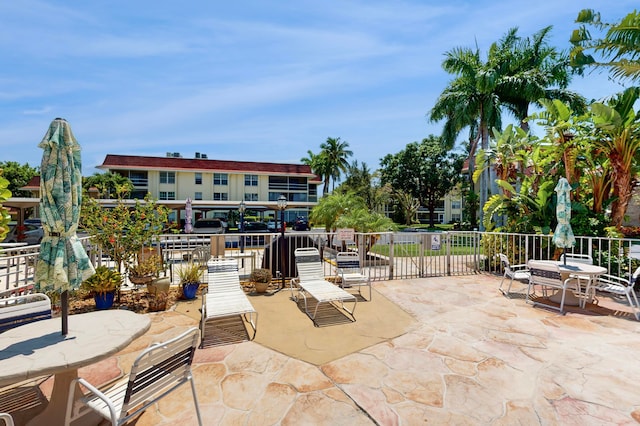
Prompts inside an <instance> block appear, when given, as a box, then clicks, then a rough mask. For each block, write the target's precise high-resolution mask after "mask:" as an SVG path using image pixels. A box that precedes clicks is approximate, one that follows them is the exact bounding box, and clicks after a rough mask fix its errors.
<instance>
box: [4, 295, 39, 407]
mask: <svg viewBox="0 0 640 426" xmlns="http://www.w3.org/2000/svg"><path fill="white" fill-rule="evenodd" d="M48 318H51V299H49V296H47V295H46V294H43V293H32V294H23V295H20V296H13V297H6V298H2V299H0V333H2V332H4V331H7V330H9V329H11V328H14V327H18V326H21V325H24V324H29V323H31V322H35V321H40V320H43V319H48ZM49 377H50V375H47V376H42V377H37V378H35V379H29V380H24V381H21V382H19V383H14V384H12V385H10V386H6V387H2V388H0V411H6V412H7V413H15V412H17V411H21V410H27V409H31V408H34V407H38V406H45V405H46V404H47V398H46V397H45V396H44V394H43V393H42V391H41V390H40V385H41V384H42V382H44V381H45V380H47V379H48V378H49Z"/></svg>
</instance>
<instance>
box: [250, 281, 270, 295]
mask: <svg viewBox="0 0 640 426" xmlns="http://www.w3.org/2000/svg"><path fill="white" fill-rule="evenodd" d="M253 287H254V288H255V289H256V293H266V292H267V289H268V288H269V283H262V282H254V283H253Z"/></svg>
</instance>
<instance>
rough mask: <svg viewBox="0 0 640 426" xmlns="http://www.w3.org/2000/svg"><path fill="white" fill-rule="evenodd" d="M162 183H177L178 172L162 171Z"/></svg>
mask: <svg viewBox="0 0 640 426" xmlns="http://www.w3.org/2000/svg"><path fill="white" fill-rule="evenodd" d="M160 183H176V172H160Z"/></svg>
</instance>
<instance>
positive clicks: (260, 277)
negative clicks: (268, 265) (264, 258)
mask: <svg viewBox="0 0 640 426" xmlns="http://www.w3.org/2000/svg"><path fill="white" fill-rule="evenodd" d="M271 278H272V277H271V270H270V269H264V268H258V269H254V270H253V271H251V275H249V281H251V282H252V283H253V287H254V288H255V290H256V292H257V293H265V292H266V291H267V289H268V288H269V284H271Z"/></svg>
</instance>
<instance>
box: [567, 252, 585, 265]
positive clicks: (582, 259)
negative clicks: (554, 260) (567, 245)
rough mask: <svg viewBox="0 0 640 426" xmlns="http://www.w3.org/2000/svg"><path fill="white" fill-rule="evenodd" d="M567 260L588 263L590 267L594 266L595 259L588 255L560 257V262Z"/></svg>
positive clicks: (571, 254) (568, 254) (577, 254)
mask: <svg viewBox="0 0 640 426" xmlns="http://www.w3.org/2000/svg"><path fill="white" fill-rule="evenodd" d="M565 258H566V259H567V262H576V263H588V264H589V265H593V258H592V257H591V256H590V255H588V254H580V253H562V254H561V255H560V261H561V262H564V259H565Z"/></svg>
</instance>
